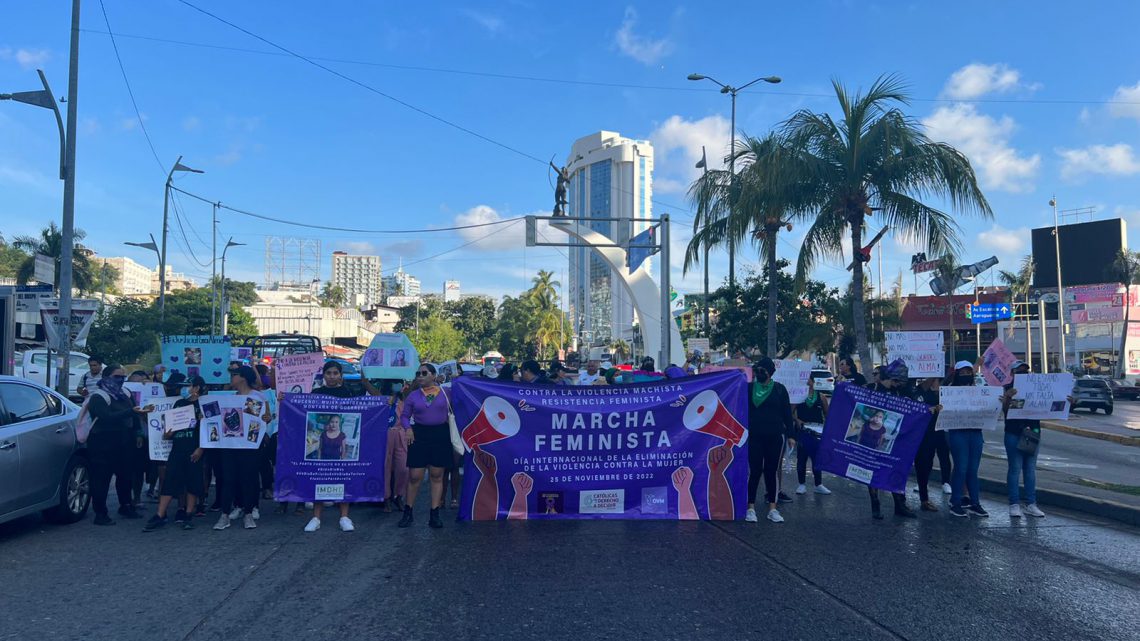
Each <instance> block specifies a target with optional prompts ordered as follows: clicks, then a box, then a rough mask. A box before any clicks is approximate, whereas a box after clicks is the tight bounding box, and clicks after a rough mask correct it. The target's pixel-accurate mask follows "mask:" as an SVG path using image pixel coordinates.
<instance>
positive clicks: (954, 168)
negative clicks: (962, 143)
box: [755, 76, 993, 368]
mask: <svg viewBox="0 0 1140 641" xmlns="http://www.w3.org/2000/svg"><path fill="white" fill-rule="evenodd" d="M832 85H833V86H834V89H835V95H836V98H837V99H838V101H839V107H840V110H841V112H842V113H841V114H840V115H841V117H840V118H839V119H838V120H833V119H832V117H831V116H830V115H829V114H825V113H823V114H821V113H815V112H812V111H809V110H806V109H805V110H801V111H798V112H796V113H795V114H793V115H792V117H791V118H789V119H788V120H787V121H785V122H784V123H783V125H782V129H781V131H780V134H779V135H780V144H779V145H777V146H776V148H775V149H773V150H772V153H770V154H769V155H768V156H767V157H765V158H762V159H757V162H756V163H755V164H756V165H758V166H759V167H758V171H759V173H761V174H762V175H765V176H767V181H768V183H769V184H770V185H776V186H778V188H777V189H775V191H776V193H778V194H779V195H780V198H779V199H778V200H779V201H782V204H783V205H784V206H785V211H786V212H787V213H788V214H789V215H790V216H791V217H793V218H796V217H803V218H805V219H809V220H811V221H812V222H811V226H810V227H809V228H808V230H807V233H806V235H805V236H804V242H803V247H802V248H801V250H800V255H799V261H798V262H797V265H796V282H797V283H798V284H800V285H802V284H803V283H804V282H805V281H806V278H807V275H808V273H809V272H810V271H811V269H812V268H813V267H814V266H815V264H816V261H817V260H819V259H820V258H821V257H832V258H835V257H842V240H843V237H844V235H845V233H846V232H848V231H849V232H850V234H851V236H850V238H851V253H852V263H851V272H852V273H851V282H852V283H853V284H854V285H855V286H854V287H853V288H852V290H853V291H854V292H855V296H854V297H853V298H852V312H853V314H854V316H855V318H856V319H861V318H865V317H866V306H865V294H864V291H863V288H862V287H861V286H859V285H860V284H861V283H863V271H864V270H863V260H864V255H863V253H862V251H861V248H862V247H863V241H864V236H863V233H864V229H865V226H866V222H867V218H868V217H869V216H871V215H872V212H879V216H880V217H879V222H880V224H881V225H882V226H883V227H888V228H890V230H891V232H892V233H894V234H898V235H901V236H902V237H903V238H908V239H918V240H921V241H922V243H923V244H924V245H925V248H926V251H929V252H933V253H936V254H940V255H946V254H954V253H956V251H955V250H956V249H957V248H958V246H959V241H958V234H957V232H958V225H957V224H956V223H955V222H954V219H955V217H956V216H959V215H961V214H978V215H980V216H982V217H984V218H992V216H993V212H992V211H991V210H990V206H989V203H988V202H986V198H985V196H984V195H983V194H982V191H981V189H980V188H979V187H978V183H977V178H976V176H975V175H974V169H973V167H972V166H971V165H970V161H969V160H968V159H967V158H966V157H965V156H964V155H963V154H962V153H961V152H959V151H958V150H956V149H954V148H953V147H951V146H950V145H947V144H944V143H936V142H932V141H931V140H930V139H929V138H927V137H926V135H925V134H924V133H923V132H922V129H921V126H920V125H919V124H918V123H917V122H916V121H915V120H913V119H912V118H909V117H908V116H906V115H905V114H904V113H903V112H902V111H901V110H900V109H899V108H898V106H897V105H906V104H907V103H908V98H907V95H906V93H905V89H906V87H905V86H904V84H903V83H902V82H901V81H900V80H899V79H898V78H896V77H895V76H883V77H880V78H879V79H878V80H876V81H875V83H874V85H872V86H871V88H870V89H869V90H868V91H867V93H866V94H860V93H855V94H852V93H851V92H849V91H848V90H847V88H846V87H844V86H843V85H842V84H840V83H839V81H833V82H832ZM929 197H941V198H944V199H946V200H947V201H948V202H949V203H950V205H951V206H952V207H953V208H954V209H955V210H956V211H955V213H954V214H951V213H948V212H945V211H942V210H940V209H938V208H936V207H935V206H933V205H930V204H927V203H924V202H922V200H921V199H924V198H929ZM855 332H856V335H857V336H856V340H857V343H858V349H859V358H860V360H861V361H862V366H863V367H864V368H867V367H869V366H870V364H871V349H870V344H869V343H868V342H867V326H866V324H865V323H863V322H856V323H855Z"/></svg>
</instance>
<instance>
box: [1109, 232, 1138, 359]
mask: <svg viewBox="0 0 1140 641" xmlns="http://www.w3.org/2000/svg"><path fill="white" fill-rule="evenodd" d="M1112 269H1113V271H1114V272H1116V275H1117V276H1118V277H1119V279H1120V283H1121V284H1122V285H1124V329H1123V330H1122V331H1121V332H1120V357H1119V358H1118V359H1117V368H1118V375H1119V376H1120V378H1124V375H1125V374H1126V373H1127V372H1128V359H1127V358H1126V354H1125V352H1124V350H1125V349H1127V346H1128V324H1129V323H1130V322H1132V314H1131V313H1130V312H1131V310H1132V300H1131V296H1132V283H1133V282H1134V281H1135V280H1136V278H1137V276H1140V253H1137V252H1132V251H1128V250H1127V249H1118V250H1117V251H1116V257H1115V259H1114V260H1113V261H1112Z"/></svg>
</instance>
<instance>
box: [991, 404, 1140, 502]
mask: <svg viewBox="0 0 1140 641" xmlns="http://www.w3.org/2000/svg"><path fill="white" fill-rule="evenodd" d="M1109 418H1112V417H1109ZM985 439H986V445H985V449H984V450H983V451H984V453H985V455H986V456H992V457H994V458H1000V459H1002V460H1005V458H1006V456H1005V444H1004V441H1003V435H1002V433H1000V432H993V433H989V432H987V433H986V434H985ZM1037 469H1038V472H1041V471H1042V470H1050V471H1055V472H1061V473H1064V474H1067V475H1069V476H1071V477H1077V478H1084V479H1089V480H1093V481H1100V482H1102V483H1118V484H1122V485H1133V486H1140V447H1133V446H1128V445H1121V444H1119V443H1113V442H1111V441H1102V440H1098V439H1094V438H1088V437H1084V436H1076V435H1074V434H1067V433H1065V432H1059V431H1056V430H1042V436H1041V451H1040V453H1039V454H1038V456H1037Z"/></svg>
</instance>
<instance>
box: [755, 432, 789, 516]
mask: <svg viewBox="0 0 1140 641" xmlns="http://www.w3.org/2000/svg"><path fill="white" fill-rule="evenodd" d="M782 460H784V435H783V434H759V433H756V432H750V433H749V434H748V502H749V503H755V502H756V490H757V489H758V488H759V487H760V477H761V476H763V477H764V498H765V500H766V501H767V502H768V504H772V503H775V502H776V494H778V493H779V491H780V461H782Z"/></svg>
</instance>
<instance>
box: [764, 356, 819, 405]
mask: <svg viewBox="0 0 1140 641" xmlns="http://www.w3.org/2000/svg"><path fill="white" fill-rule="evenodd" d="M772 378H773V379H774V380H776V381H778V382H780V383H782V384H783V385H784V387H786V388H788V396H789V397H790V398H791V401H792V405H795V404H797V403H803V402H804V401H805V400H807V395H808V379H809V378H811V363H810V362H807V361H794V360H780V361H776V374H775V375H774V376H773V377H772Z"/></svg>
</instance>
